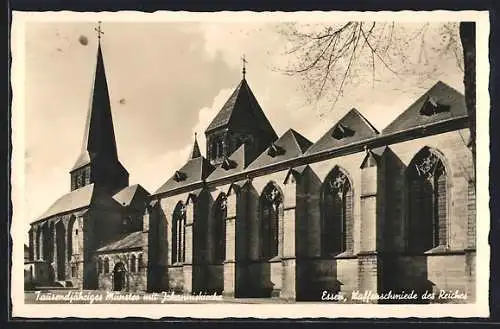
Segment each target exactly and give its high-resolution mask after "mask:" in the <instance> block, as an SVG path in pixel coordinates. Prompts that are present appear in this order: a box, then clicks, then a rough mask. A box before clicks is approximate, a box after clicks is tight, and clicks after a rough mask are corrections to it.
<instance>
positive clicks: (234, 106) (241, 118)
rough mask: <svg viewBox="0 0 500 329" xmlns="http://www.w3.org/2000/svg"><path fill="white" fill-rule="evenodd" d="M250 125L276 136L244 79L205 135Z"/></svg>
mask: <svg viewBox="0 0 500 329" xmlns="http://www.w3.org/2000/svg"><path fill="white" fill-rule="evenodd" d="M249 124H251V125H253V126H254V127H256V128H257V129H258V130H260V131H265V132H268V131H269V132H272V133H274V134H276V133H275V132H274V129H273V127H272V125H271V123H270V122H269V120H268V119H267V117H266V115H265V114H264V111H263V110H262V108H261V107H260V105H259V102H258V101H257V99H256V98H255V95H254V94H253V92H252V90H251V89H250V87H249V86H248V83H247V81H246V79H243V80H241V82H240V83H239V85H238V86H237V87H236V89H235V90H234V91H233V93H232V94H231V96H230V97H229V99H228V100H227V101H226V103H225V104H224V106H223V107H222V109H221V110H220V111H219V113H217V115H216V116H215V118H214V119H213V120H212V122H211V123H210V124H209V125H208V127H207V129H206V130H205V134H207V133H208V132H210V131H212V130H214V129H218V128H225V127H236V126H238V127H243V128H244V127H245V126H247V125H249Z"/></svg>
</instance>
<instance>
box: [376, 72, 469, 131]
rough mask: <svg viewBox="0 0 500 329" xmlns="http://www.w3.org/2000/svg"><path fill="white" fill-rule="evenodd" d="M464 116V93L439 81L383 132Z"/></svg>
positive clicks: (465, 114) (465, 112)
mask: <svg viewBox="0 0 500 329" xmlns="http://www.w3.org/2000/svg"><path fill="white" fill-rule="evenodd" d="M464 116H467V108H466V106H465V97H464V95H462V94H461V93H459V92H458V91H456V90H455V89H453V88H452V87H450V86H448V85H447V84H445V83H443V82H441V81H438V82H437V83H436V84H435V85H434V86H432V87H431V88H430V89H429V90H428V91H427V92H426V93H424V94H423V95H422V96H421V97H420V98H418V99H417V100H416V101H415V102H414V103H413V104H411V105H410V106H409V107H408V108H407V109H406V110H405V111H404V112H403V113H401V114H400V115H399V116H398V117H397V118H396V119H395V120H394V121H393V122H391V123H390V124H389V125H388V126H387V127H386V128H385V129H384V130H383V131H382V134H390V133H394V132H398V131H403V130H407V129H410V128H414V127H418V126H422V125H426V124H431V123H436V122H439V121H444V120H448V119H453V118H459V117H464Z"/></svg>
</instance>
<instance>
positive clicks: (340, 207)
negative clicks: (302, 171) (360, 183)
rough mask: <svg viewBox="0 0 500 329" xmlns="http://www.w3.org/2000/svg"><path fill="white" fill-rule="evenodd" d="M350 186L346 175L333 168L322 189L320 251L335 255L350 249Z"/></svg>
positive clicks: (351, 219)
mask: <svg viewBox="0 0 500 329" xmlns="http://www.w3.org/2000/svg"><path fill="white" fill-rule="evenodd" d="M352 206H353V202H352V186H351V182H350V181H349V178H348V176H347V174H346V173H345V172H344V171H343V170H342V169H340V168H339V167H335V168H334V169H333V170H332V171H331V172H330V173H329V174H328V176H327V177H326V179H325V182H324V183H323V187H322V205H321V214H322V218H321V222H322V223H321V224H322V225H321V251H322V254H323V255H335V254H339V253H342V252H345V251H347V250H350V249H352V244H353V243H352V230H353V224H354V221H353V211H352Z"/></svg>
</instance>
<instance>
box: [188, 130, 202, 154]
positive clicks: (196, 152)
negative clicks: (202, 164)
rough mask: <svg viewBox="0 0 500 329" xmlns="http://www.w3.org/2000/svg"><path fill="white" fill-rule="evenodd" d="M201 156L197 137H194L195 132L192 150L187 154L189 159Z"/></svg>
mask: <svg viewBox="0 0 500 329" xmlns="http://www.w3.org/2000/svg"><path fill="white" fill-rule="evenodd" d="M199 157H201V151H200V146H199V145H198V139H197V138H196V133H195V134H194V144H193V150H192V151H191V153H190V154H189V159H188V160H191V159H196V158H199Z"/></svg>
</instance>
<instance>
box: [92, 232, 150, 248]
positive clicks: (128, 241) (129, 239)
mask: <svg viewBox="0 0 500 329" xmlns="http://www.w3.org/2000/svg"><path fill="white" fill-rule="evenodd" d="M143 246H144V240H143V238H142V231H136V232H131V233H125V234H122V235H120V236H119V237H118V238H116V239H114V240H113V241H111V242H108V243H106V244H105V245H104V246H102V247H100V248H99V249H97V252H106V251H113V250H123V249H133V248H141V247H143Z"/></svg>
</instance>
